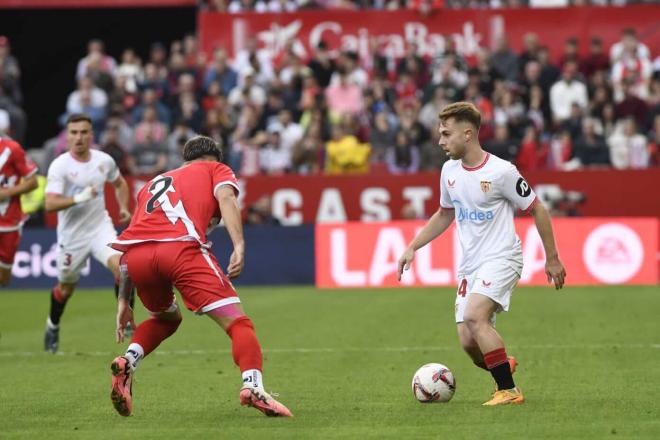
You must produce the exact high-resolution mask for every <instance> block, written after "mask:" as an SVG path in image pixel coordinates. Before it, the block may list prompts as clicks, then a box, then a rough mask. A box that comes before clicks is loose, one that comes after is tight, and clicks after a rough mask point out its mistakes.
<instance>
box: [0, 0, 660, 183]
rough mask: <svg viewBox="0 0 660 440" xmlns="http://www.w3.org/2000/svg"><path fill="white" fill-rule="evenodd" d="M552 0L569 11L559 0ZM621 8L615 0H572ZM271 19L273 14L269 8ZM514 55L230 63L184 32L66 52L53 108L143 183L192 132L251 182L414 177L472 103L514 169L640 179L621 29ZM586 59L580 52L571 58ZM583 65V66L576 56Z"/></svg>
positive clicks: (644, 59)
mask: <svg viewBox="0 0 660 440" xmlns="http://www.w3.org/2000/svg"><path fill="white" fill-rule="evenodd" d="M561 2H562V1H561V0H559V1H555V0H545V1H543V0H537V1H535V0H529V1H517V0H516V1H504V0H501V1H499V0H491V1H476V0H474V1H457V0H455V1H453V0H446V1H445V2H444V4H445V7H446V6H447V5H449V6H451V7H499V6H527V5H530V6H534V5H536V4H541V3H553V4H555V3H561ZM564 3H569V2H566V1H564ZM570 3H571V4H576V5H582V4H585V3H591V4H617V5H619V4H624V3H627V2H625V1H618V0H613V1H606V0H602V1H601V0H597V1H591V2H585V1H572V2H570ZM439 5H442V2H435V1H409V2H401V1H378V0H375V1H357V2H347V1H292V0H290V1H279V0H272V1H253V0H243V1H204V2H200V7H202V8H210V9H217V10H223V11H228V12H243V11H251V10H256V11H278V10H287V11H288V10H295V9H297V8H308V7H315V8H318V7H328V8H331V7H351V8H366V7H371V8H381V9H392V8H403V7H414V8H418V9H421V10H422V12H424V11H427V10H430V9H432V8H435V7H438V6H439ZM278 8H279V9H278ZM522 43H523V47H524V49H523V50H522V51H520V52H516V51H513V50H512V49H511V48H510V42H509V41H507V40H506V38H505V37H502V38H500V39H499V40H497V41H496V44H495V47H494V48H493V50H482V51H481V52H480V53H479V54H478V56H477V57H476V58H475V59H470V60H466V59H464V58H463V57H462V56H461V55H460V54H459V53H457V52H456V50H455V49H454V48H453V47H452V45H451V44H449V45H448V46H447V48H446V50H445V51H444V52H442V53H437V54H435V55H434V56H430V57H426V56H420V55H419V53H418V48H417V47H416V45H415V44H414V43H409V44H408V45H407V48H406V55H405V57H403V58H401V59H392V58H388V57H386V56H385V55H384V54H381V53H378V52H374V56H373V57H371V58H370V59H361V58H360V57H358V56H357V54H355V53H351V52H344V53H341V54H339V55H338V56H336V57H334V58H333V57H331V56H330V51H329V50H328V47H326V44H325V43H324V42H321V43H320V44H319V45H318V46H317V47H316V48H314V53H313V54H312V56H311V57H309V58H303V57H301V56H300V55H298V54H297V53H296V51H295V50H294V45H293V44H291V45H289V48H288V49H287V50H285V51H284V53H283V54H281V55H278V56H276V57H272V56H270V54H269V53H267V52H265V51H264V50H261V49H260V48H259V47H258V43H257V41H256V40H254V39H252V40H249V41H247V42H246V44H245V49H244V50H242V51H241V52H239V53H237V54H236V56H234V57H233V58H231V57H230V56H229V55H228V53H227V51H226V50H225V48H222V47H218V48H216V49H215V51H214V52H213V53H210V54H204V53H202V52H201V51H200V50H199V47H198V41H197V39H196V37H195V36H194V35H187V36H185V37H184V38H182V39H181V40H177V41H174V42H172V43H171V44H167V45H166V44H163V43H161V42H154V43H153V44H152V45H151V49H150V51H149V53H148V54H146V56H143V57H140V56H139V54H137V53H136V51H135V50H134V49H132V48H130V47H126V48H125V49H124V50H123V51H122V52H121V53H120V54H117V55H118V56H117V57H116V58H115V57H113V56H112V55H111V54H109V53H106V50H105V47H104V42H103V41H101V40H91V41H89V43H88V46H87V53H81V54H80V61H79V63H78V66H77V69H76V71H75V72H71V75H72V76H74V75H75V78H76V82H77V87H76V88H75V89H74V90H71V92H70V94H69V96H68V99H67V100H66V102H62V105H61V109H62V112H61V114H60V116H59V121H60V124H63V122H64V120H65V119H66V117H67V116H68V115H69V114H71V113H77V112H85V113H88V114H89V115H90V116H91V117H92V119H93V121H94V123H93V125H94V130H95V143H96V148H99V149H101V150H104V151H106V152H107V153H109V154H110V155H112V156H113V157H114V158H115V160H116V161H117V163H118V164H119V166H120V168H121V170H122V172H123V173H125V174H126V175H133V176H139V177H150V176H153V175H156V174H158V173H160V172H162V171H164V170H167V169H171V168H174V167H177V166H179V165H181V156H180V151H181V148H182V146H183V143H184V142H185V140H186V139H188V138H190V137H191V136H193V135H194V134H196V133H200V134H204V135H207V136H211V137H213V138H214V139H216V140H217V141H218V142H219V143H220V145H221V146H222V149H223V153H224V158H225V161H226V162H227V163H228V164H229V165H230V166H231V167H232V168H233V169H234V170H235V171H236V173H237V174H239V175H240V176H253V175H258V174H267V175H278V174H284V173H298V174H316V173H325V174H344V173H414V172H418V171H424V170H437V169H439V168H440V167H441V166H442V163H443V162H444V161H445V160H446V156H445V154H444V153H443V152H442V151H441V150H440V149H439V148H438V147H437V114H438V113H439V111H440V109H442V108H443V107H444V106H445V105H447V104H448V103H451V102H454V101H458V100H468V101H472V102H474V103H475V104H476V105H477V106H478V108H479V109H480V110H481V112H482V115H483V122H482V128H481V132H480V140H481V142H482V144H483V145H484V146H485V148H486V149H487V150H488V151H490V152H492V153H493V154H496V155H497V156H500V157H502V158H504V159H507V160H510V161H512V162H514V163H515V164H516V165H517V166H518V167H519V168H520V169H521V170H522V171H525V170H535V169H558V170H574V169H580V168H584V167H613V168H618V169H628V168H646V167H651V166H658V164H659V163H660V154H659V152H658V149H659V147H660V56H659V55H658V53H653V52H652V51H651V50H650V48H648V47H647V46H645V45H644V44H643V43H641V42H640V41H639V40H638V36H637V35H636V31H635V30H634V29H623V30H622V32H621V39H620V41H618V42H617V43H615V44H613V45H612V46H610V47H605V46H604V45H603V43H602V41H601V40H600V39H599V38H598V37H593V38H591V39H588V40H586V39H579V38H577V37H576V38H571V39H568V40H567V41H566V42H565V46H564V50H563V53H562V54H561V56H560V57H556V56H555V57H552V56H551V54H550V53H549V51H548V49H547V47H546V46H545V45H544V41H540V40H539V38H538V37H537V36H536V35H535V34H534V33H533V32H530V33H528V34H526V35H525V36H524V41H523V42H522ZM585 48H586V50H584V49H585ZM583 53H587V55H585V56H582V55H580V54H583ZM19 66H20V60H17V59H16V58H15V57H14V56H12V53H11V41H9V39H8V38H7V37H3V36H0V131H6V132H9V133H10V134H11V135H12V136H13V137H15V138H16V139H18V140H19V141H21V140H22V139H24V137H25V130H26V118H25V113H24V111H23V109H22V100H23V97H22V93H21V86H20V80H21V71H20V67H19ZM65 150H66V142H65V133H64V131H61V132H59V133H52V138H50V139H49V140H48V141H46V142H45V144H44V145H43V146H42V148H40V149H37V150H31V152H30V153H31V155H32V156H33V157H34V158H35V160H36V161H37V162H38V163H39V165H40V166H41V169H42V170H43V172H44V173H45V171H46V169H47V167H48V165H49V163H50V162H51V161H52V160H53V159H54V158H55V157H56V156H57V155H58V154H60V153H62V152H63V151H65Z"/></svg>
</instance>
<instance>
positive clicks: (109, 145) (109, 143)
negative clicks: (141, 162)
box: [101, 121, 130, 175]
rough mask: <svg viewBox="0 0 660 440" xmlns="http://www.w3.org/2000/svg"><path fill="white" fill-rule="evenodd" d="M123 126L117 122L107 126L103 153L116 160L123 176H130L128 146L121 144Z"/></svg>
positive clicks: (102, 145) (102, 148)
mask: <svg viewBox="0 0 660 440" xmlns="http://www.w3.org/2000/svg"><path fill="white" fill-rule="evenodd" d="M120 133H121V126H120V125H119V124H118V123H117V122H114V121H113V122H111V123H108V124H107V125H106V128H105V131H104V132H103V136H102V138H103V142H102V143H101V151H103V152H105V153H108V154H109V155H110V157H112V158H113V159H114V160H115V163H116V164H117V167H118V168H119V171H120V172H121V173H122V174H123V175H129V174H130V170H129V169H128V153H127V151H126V150H127V149H126V146H125V145H123V144H122V143H121V142H120V137H121V135H120Z"/></svg>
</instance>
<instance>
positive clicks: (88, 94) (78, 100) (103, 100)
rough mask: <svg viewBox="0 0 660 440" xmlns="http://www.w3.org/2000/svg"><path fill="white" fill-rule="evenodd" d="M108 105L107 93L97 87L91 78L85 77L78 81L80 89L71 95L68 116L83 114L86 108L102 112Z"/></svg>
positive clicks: (67, 106)
mask: <svg viewBox="0 0 660 440" xmlns="http://www.w3.org/2000/svg"><path fill="white" fill-rule="evenodd" d="M83 101H85V102H83ZM106 105H108V95H107V93H105V92H104V91H103V90H101V89H100V88H98V87H96V86H95V85H94V82H93V81H92V79H91V78H90V77H88V76H83V77H81V78H80V79H79V80H78V89H77V90H75V91H73V92H71V93H70V94H69V98H68V99H67V102H66V111H67V113H68V114H72V113H82V112H84V111H85V107H87V109H89V108H94V109H98V110H99V111H101V110H104V109H105V107H106Z"/></svg>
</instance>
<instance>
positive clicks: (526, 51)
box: [519, 32, 540, 73]
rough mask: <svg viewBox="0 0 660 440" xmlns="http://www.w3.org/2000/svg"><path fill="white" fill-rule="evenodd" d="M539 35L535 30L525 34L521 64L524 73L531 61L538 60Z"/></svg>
mask: <svg viewBox="0 0 660 440" xmlns="http://www.w3.org/2000/svg"><path fill="white" fill-rule="evenodd" d="M539 48H540V45H539V37H538V35H536V34H535V33H534V32H528V33H526V34H525V35H523V50H522V52H521V53H520V58H519V66H520V69H521V72H520V73H523V71H524V69H525V66H527V63H529V62H530V61H537V60H538V52H539Z"/></svg>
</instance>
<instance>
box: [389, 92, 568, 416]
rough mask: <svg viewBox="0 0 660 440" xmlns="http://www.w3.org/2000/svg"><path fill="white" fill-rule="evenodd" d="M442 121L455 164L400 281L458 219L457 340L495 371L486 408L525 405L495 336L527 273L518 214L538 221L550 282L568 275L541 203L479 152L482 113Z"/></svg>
mask: <svg viewBox="0 0 660 440" xmlns="http://www.w3.org/2000/svg"><path fill="white" fill-rule="evenodd" d="M439 119H440V124H439V132H440V140H439V145H440V147H441V148H442V149H443V150H444V151H445V152H446V153H447V155H448V156H449V158H450V159H451V160H448V161H447V162H446V163H445V164H444V165H443V167H442V173H441V175H440V179H441V184H440V192H441V194H440V209H438V211H437V212H436V213H435V214H433V216H432V217H431V218H430V219H429V221H428V222H427V224H426V225H425V226H424V228H423V229H422V230H421V231H420V232H419V233H418V234H417V236H416V237H415V238H414V239H413V241H412V242H411V243H410V245H409V246H408V248H407V249H406V251H405V252H404V254H403V255H402V256H401V258H400V259H399V266H398V272H399V279H401V275H402V273H403V271H404V270H407V269H408V268H409V267H410V264H411V263H412V261H413V259H414V258H415V251H417V250H418V249H419V248H421V247H423V246H425V245H426V244H428V243H429V242H431V240H433V239H434V238H436V237H438V236H439V235H440V234H442V233H443V232H444V231H445V230H446V229H447V228H448V227H449V226H450V225H451V223H452V222H453V221H454V220H456V227H457V230H458V237H459V240H460V243H461V248H462V250H463V259H462V261H461V264H460V267H459V270H458V277H457V278H458V280H457V281H458V285H459V287H458V292H457V296H456V309H455V314H456V323H457V328H458V338H459V340H460V343H461V345H462V346H463V349H464V350H465V351H466V353H467V354H468V355H469V356H470V357H471V358H472V360H473V361H474V363H475V364H476V365H477V366H479V367H481V368H483V369H484V370H488V371H490V373H491V374H492V376H493V378H494V379H495V382H496V383H497V391H496V392H495V394H493V396H492V399H491V400H489V401H487V402H486V403H484V405H486V406H493V405H504V404H511V403H513V404H520V403H523V402H524V398H523V395H522V393H521V391H520V389H519V388H517V387H516V385H515V383H514V381H513V372H514V371H515V366H516V360H515V359H514V358H512V357H508V356H507V353H506V350H505V348H504V341H503V340H502V337H501V336H500V335H499V334H498V332H497V331H496V330H495V314H496V313H499V312H501V311H508V310H509V302H510V300H511V294H512V293H513V289H514V288H515V286H516V284H517V282H518V280H519V279H520V274H521V272H522V266H523V259H522V247H521V243H520V239H519V238H518V236H517V235H516V232H515V228H514V221H513V215H514V211H515V210H516V209H521V210H524V211H527V212H530V213H531V214H532V216H533V217H534V221H535V223H536V228H537V229H538V232H539V235H540V236H541V240H542V242H543V247H544V249H545V255H546V264H545V271H546V274H547V276H548V281H551V280H552V281H554V284H555V288H557V289H560V288H562V286H563V285H564V278H565V277H566V271H565V270H564V266H563V264H562V263H561V261H560V260H559V254H558V253H557V248H556V246H555V239H554V234H553V232H552V223H551V221H550V216H549V214H548V212H547V211H546V209H545V208H544V207H543V204H541V203H539V202H538V200H537V198H536V195H535V194H534V191H533V190H532V189H531V187H530V186H529V184H528V183H527V182H526V181H525V179H524V178H523V177H522V176H521V175H520V173H519V172H518V170H517V169H516V167H515V166H514V165H512V164H511V163H510V162H507V161H505V160H502V159H500V158H498V157H496V156H493V155H492V154H490V153H488V152H486V151H484V150H483V149H482V148H481V146H480V145H479V140H478V134H479V126H480V124H481V115H480V114H479V110H477V108H476V107H475V106H474V105H473V104H471V103H468V102H457V103H454V104H450V105H448V106H447V107H445V108H444V109H443V110H442V112H440V115H439Z"/></svg>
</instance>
